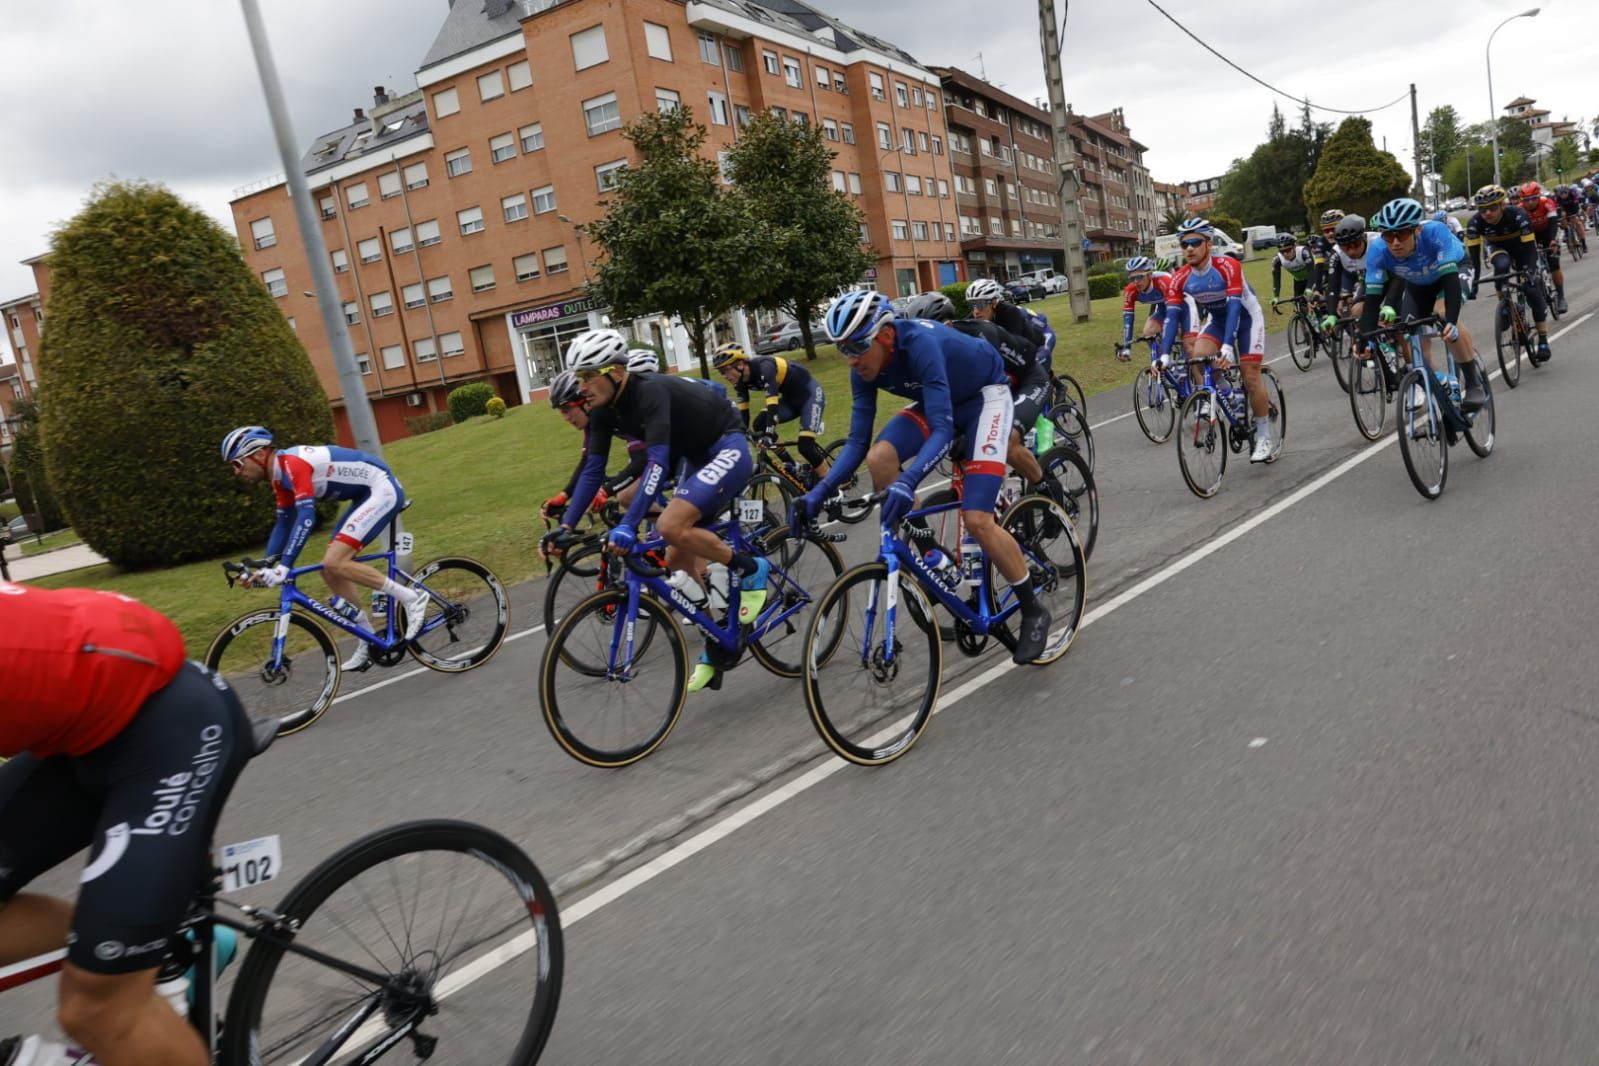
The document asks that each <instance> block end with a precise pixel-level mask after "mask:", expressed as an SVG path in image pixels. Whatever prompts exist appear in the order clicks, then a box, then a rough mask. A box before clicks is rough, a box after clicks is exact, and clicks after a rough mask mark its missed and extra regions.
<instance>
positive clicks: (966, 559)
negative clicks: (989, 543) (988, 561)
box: [961, 533, 983, 588]
mask: <svg viewBox="0 0 1599 1066" xmlns="http://www.w3.org/2000/svg"><path fill="white" fill-rule="evenodd" d="M961 571H962V572H963V573H964V574H965V575H966V583H967V584H968V585H970V586H972V587H973V588H976V587H977V586H978V585H980V584H982V582H983V546H982V545H981V544H978V543H977V538H976V537H974V536H972V535H971V534H970V533H968V534H966V536H964V537H962V538H961Z"/></svg>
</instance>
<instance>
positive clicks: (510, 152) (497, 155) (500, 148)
mask: <svg viewBox="0 0 1599 1066" xmlns="http://www.w3.org/2000/svg"><path fill="white" fill-rule="evenodd" d="M489 158H490V159H491V160H493V161H494V162H496V163H503V162H505V161H506V160H507V159H515V158H516V138H515V137H512V136H511V135H510V134H509V133H502V134H500V135H499V136H497V137H490V138H489Z"/></svg>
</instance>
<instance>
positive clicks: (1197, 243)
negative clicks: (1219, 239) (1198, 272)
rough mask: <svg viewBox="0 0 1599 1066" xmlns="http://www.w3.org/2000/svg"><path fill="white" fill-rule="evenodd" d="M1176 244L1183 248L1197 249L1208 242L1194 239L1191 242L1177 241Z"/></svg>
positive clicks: (1200, 238) (1197, 238)
mask: <svg viewBox="0 0 1599 1066" xmlns="http://www.w3.org/2000/svg"><path fill="white" fill-rule="evenodd" d="M1177 243H1178V244H1180V245H1182V246H1183V247H1184V248H1198V247H1199V246H1200V245H1203V244H1207V243H1209V242H1208V241H1207V239H1206V238H1204V237H1194V238H1192V239H1191V240H1186V241H1178V242H1177Z"/></svg>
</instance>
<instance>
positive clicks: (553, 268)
mask: <svg viewBox="0 0 1599 1066" xmlns="http://www.w3.org/2000/svg"><path fill="white" fill-rule="evenodd" d="M565 271H566V249H565V248H564V247H561V248H546V249H544V272H545V273H546V274H561V273H565Z"/></svg>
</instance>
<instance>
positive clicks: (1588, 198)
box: [1581, 178, 1599, 226]
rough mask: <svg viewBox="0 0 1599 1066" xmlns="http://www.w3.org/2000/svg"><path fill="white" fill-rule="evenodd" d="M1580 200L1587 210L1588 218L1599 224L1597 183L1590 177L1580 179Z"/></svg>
mask: <svg viewBox="0 0 1599 1066" xmlns="http://www.w3.org/2000/svg"><path fill="white" fill-rule="evenodd" d="M1581 184H1582V200H1583V205H1584V207H1585V209H1586V210H1587V212H1588V220H1589V221H1590V222H1592V223H1593V224H1594V225H1596V226H1599V184H1595V182H1594V180H1593V179H1592V178H1583V179H1582V182H1581Z"/></svg>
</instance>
